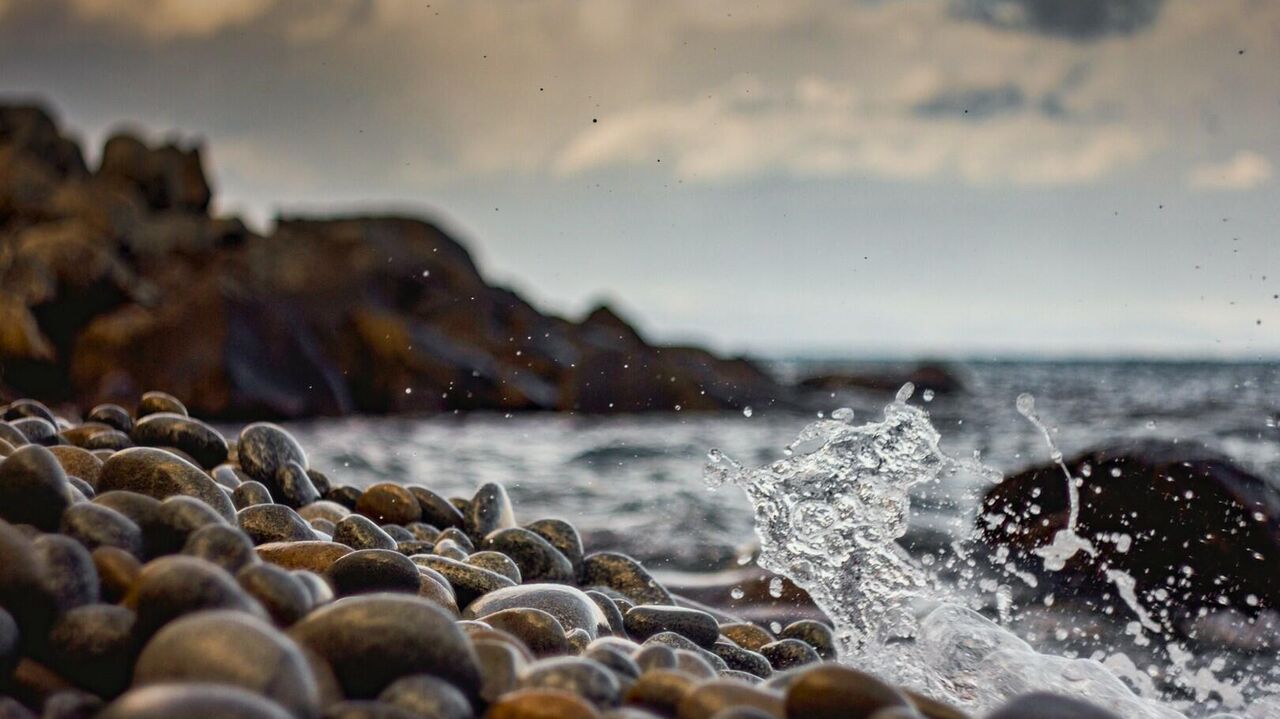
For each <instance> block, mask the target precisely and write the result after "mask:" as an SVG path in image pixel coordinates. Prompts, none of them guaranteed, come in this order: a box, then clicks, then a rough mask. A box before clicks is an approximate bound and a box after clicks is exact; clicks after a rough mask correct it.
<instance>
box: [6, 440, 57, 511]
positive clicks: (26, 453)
mask: <svg viewBox="0 0 1280 719" xmlns="http://www.w3.org/2000/svg"><path fill="white" fill-rule="evenodd" d="M71 499H72V495H71V486H70V485H69V484H68V483H67V474H66V472H64V471H63V469H62V465H61V464H59V463H58V459H57V457H55V456H54V455H53V453H52V452H50V451H49V450H48V449H46V448H44V447H41V446H38V445H35V444H29V445H25V446H23V447H19V448H18V449H16V450H14V452H13V454H10V455H9V456H8V457H6V458H4V459H3V460H0V518H3V519H4V520H6V521H9V522H12V523H14V524H30V525H32V526H35V527H38V528H39V529H42V530H44V531H46V532H52V531H55V530H57V528H58V524H59V522H60V521H61V519H62V513H63V512H64V511H66V509H67V507H69V506H71Z"/></svg>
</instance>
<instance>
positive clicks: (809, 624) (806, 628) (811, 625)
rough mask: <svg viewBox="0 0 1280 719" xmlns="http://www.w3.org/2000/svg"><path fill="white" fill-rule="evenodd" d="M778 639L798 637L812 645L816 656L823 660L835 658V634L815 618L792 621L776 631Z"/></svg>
mask: <svg viewBox="0 0 1280 719" xmlns="http://www.w3.org/2000/svg"><path fill="white" fill-rule="evenodd" d="M778 638H779V639H799V640H800V641H802V642H804V643H805V644H808V645H809V646H811V647H813V648H814V650H815V651H817V652H818V656H820V657H822V658H823V659H825V660H828V661H830V660H832V659H835V658H836V635H835V633H834V632H832V631H831V627H829V626H827V625H826V624H823V623H822V622H819V621H817V620H815V619H801V620H800V621H797V622H792V623H791V624H788V625H787V626H786V627H784V628H783V630H782V631H781V632H779V633H778Z"/></svg>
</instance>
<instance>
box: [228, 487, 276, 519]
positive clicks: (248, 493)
mask: <svg viewBox="0 0 1280 719" xmlns="http://www.w3.org/2000/svg"><path fill="white" fill-rule="evenodd" d="M231 501H232V503H233V504H234V505H235V508H236V511H237V512H238V511H239V510H241V509H244V508H245V507H252V506H253V505H255V504H271V503H272V499H271V490H269V489H267V486H266V485H265V484H263V483H261V482H258V481H255V480H249V481H248V482H242V483H241V484H240V486H239V487H236V488H235V491H234V492H232V493H231Z"/></svg>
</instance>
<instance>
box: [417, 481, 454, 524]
mask: <svg viewBox="0 0 1280 719" xmlns="http://www.w3.org/2000/svg"><path fill="white" fill-rule="evenodd" d="M405 489H407V490H409V493H410V494H412V495H413V497H414V499H416V500H418V507H419V509H421V511H422V521H423V522H426V523H427V524H430V525H432V526H433V527H439V528H440V529H448V528H449V527H458V528H459V529H461V528H463V527H464V526H465V520H464V519H463V517H462V513H461V512H459V511H458V508H457V507H455V506H453V505H452V504H450V502H449V500H447V499H445V498H444V497H442V496H440V495H439V494H436V493H435V492H433V491H431V490H430V489H427V488H426V487H423V486H421V485H417V484H410V485H406V486H405Z"/></svg>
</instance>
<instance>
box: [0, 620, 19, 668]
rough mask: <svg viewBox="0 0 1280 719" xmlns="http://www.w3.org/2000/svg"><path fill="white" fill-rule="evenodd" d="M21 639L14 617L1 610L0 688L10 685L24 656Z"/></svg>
mask: <svg viewBox="0 0 1280 719" xmlns="http://www.w3.org/2000/svg"><path fill="white" fill-rule="evenodd" d="M20 637H21V635H20V633H19V631H18V623H17V622H15V621H14V620H13V615H11V614H9V613H8V612H6V611H5V610H3V609H0V686H6V685H7V684H8V683H9V677H10V676H12V675H13V669H14V667H16V666H18V659H19V658H21V656H22V647H21V645H20V644H19V639H20Z"/></svg>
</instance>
